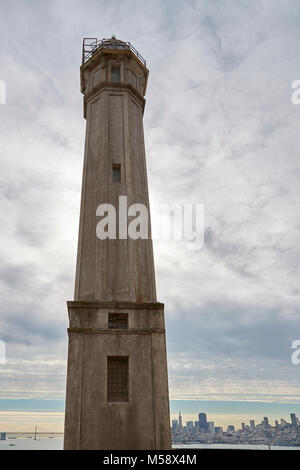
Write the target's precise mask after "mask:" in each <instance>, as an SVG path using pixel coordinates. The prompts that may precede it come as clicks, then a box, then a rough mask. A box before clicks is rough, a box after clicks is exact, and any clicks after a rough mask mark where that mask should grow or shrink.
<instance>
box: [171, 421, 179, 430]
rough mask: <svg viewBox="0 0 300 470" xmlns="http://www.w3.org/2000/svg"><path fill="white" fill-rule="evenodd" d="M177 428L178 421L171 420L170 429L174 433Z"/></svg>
mask: <svg viewBox="0 0 300 470" xmlns="http://www.w3.org/2000/svg"><path fill="white" fill-rule="evenodd" d="M177 428H178V420H177V419H172V429H173V431H175V429H177Z"/></svg>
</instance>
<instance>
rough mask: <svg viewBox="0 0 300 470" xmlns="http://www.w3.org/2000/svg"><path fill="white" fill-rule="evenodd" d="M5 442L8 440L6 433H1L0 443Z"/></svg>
mask: <svg viewBox="0 0 300 470" xmlns="http://www.w3.org/2000/svg"><path fill="white" fill-rule="evenodd" d="M5 440H6V432H1V434H0V441H5Z"/></svg>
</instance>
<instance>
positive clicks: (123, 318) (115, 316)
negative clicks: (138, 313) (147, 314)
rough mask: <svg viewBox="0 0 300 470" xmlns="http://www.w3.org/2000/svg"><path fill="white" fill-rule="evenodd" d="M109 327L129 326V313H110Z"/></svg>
mask: <svg viewBox="0 0 300 470" xmlns="http://www.w3.org/2000/svg"><path fill="white" fill-rule="evenodd" d="M108 328H128V313H109V314H108Z"/></svg>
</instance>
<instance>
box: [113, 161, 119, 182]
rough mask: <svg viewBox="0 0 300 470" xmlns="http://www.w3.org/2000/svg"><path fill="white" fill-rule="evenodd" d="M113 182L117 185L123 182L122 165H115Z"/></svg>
mask: <svg viewBox="0 0 300 470" xmlns="http://www.w3.org/2000/svg"><path fill="white" fill-rule="evenodd" d="M112 180H113V182H115V183H120V182H121V165H118V164H114V165H113V168H112Z"/></svg>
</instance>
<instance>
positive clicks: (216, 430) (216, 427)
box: [215, 426, 223, 434]
mask: <svg viewBox="0 0 300 470" xmlns="http://www.w3.org/2000/svg"><path fill="white" fill-rule="evenodd" d="M215 433H216V434H223V429H222V428H221V427H220V426H215Z"/></svg>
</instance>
